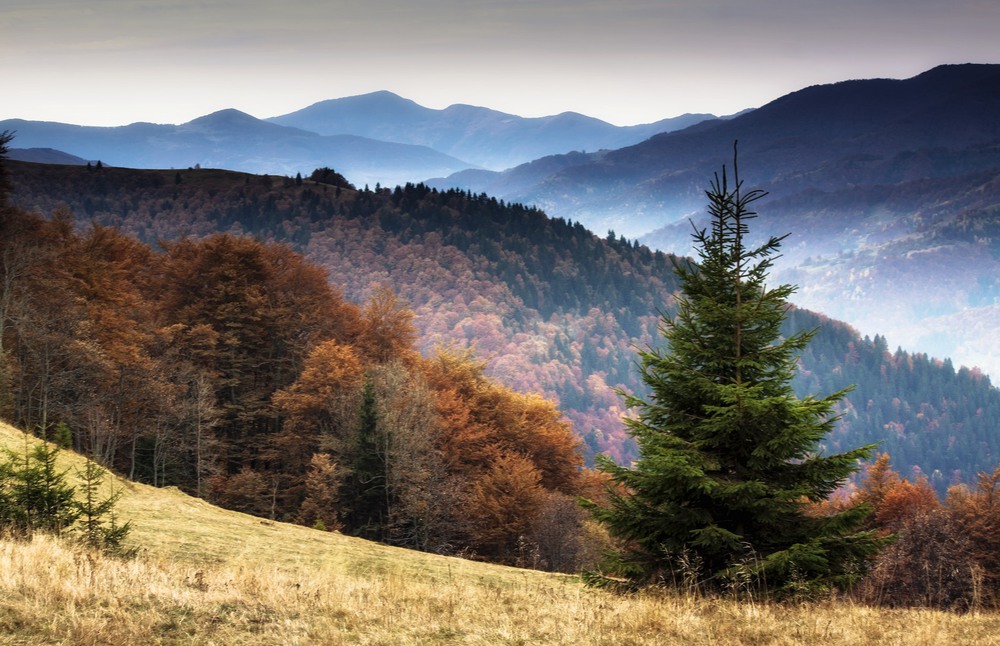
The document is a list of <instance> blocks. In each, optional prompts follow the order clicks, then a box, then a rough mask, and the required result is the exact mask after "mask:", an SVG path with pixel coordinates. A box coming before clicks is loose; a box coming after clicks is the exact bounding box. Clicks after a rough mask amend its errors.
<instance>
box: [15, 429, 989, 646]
mask: <svg viewBox="0 0 1000 646" xmlns="http://www.w3.org/2000/svg"><path fill="white" fill-rule="evenodd" d="M0 446H7V447H9V448H11V449H13V450H18V451H19V450H23V447H24V436H23V434H22V433H21V432H20V431H18V430H16V429H14V428H12V427H10V426H6V425H2V424H0ZM61 459H62V461H63V465H64V467H65V468H70V469H72V468H74V467H80V466H81V465H82V458H79V457H78V456H76V455H73V454H71V453H69V452H63V453H62V455H61ZM113 486H114V487H116V488H120V489H121V490H122V491H123V495H122V498H121V501H120V502H119V504H118V510H119V513H120V516H121V518H122V519H123V520H131V521H132V523H133V531H132V533H131V535H130V543H132V544H134V545H137V546H139V547H140V553H139V556H138V557H137V558H135V559H132V560H118V559H114V558H109V557H104V556H102V555H100V554H95V553H91V552H87V551H84V550H82V549H79V548H77V547H76V546H74V545H73V544H72V543H71V542H69V541H65V540H57V539H53V538H50V537H46V536H36V537H35V538H34V539H33V540H31V541H30V542H19V541H12V540H7V539H0V644H11V645H22V644H23V645H34V644H67V645H68V644H73V645H76V644H81V645H97V644H114V645H116V646H117V645H125V644H143V645H151V644H206V645H209V644H248V645H251V644H275V645H278V644H281V645H285V644H289V645H292V644H386V645H389V644H393V645H395V644H400V645H406V644H525V645H527V644H602V645H603V644H609V645H614V644H622V645H625V644H684V645H685V646H695V645H699V644H705V645H709V644H711V645H720V646H726V645H735V644H906V645H919V644H927V645H931V644H1000V614H994V613H971V614H965V615H959V614H953V613H946V612H939V611H931V610H889V609H877V608H867V607H864V606H859V605H855V604H852V603H850V602H847V601H842V602H823V603H815V604H796V605H781V604H761V603H755V602H752V601H742V602H735V601H728V600H717V599H705V598H699V597H697V596H692V595H680V594H673V593H662V594H643V595H632V596H618V595H613V594H609V593H606V592H602V591H597V590H592V589H589V588H586V587H585V586H583V585H582V584H581V583H580V582H579V581H578V580H577V579H576V578H574V577H568V576H563V575H553V574H546V573H541V572H534V571H530V570H520V569H516V568H508V567H501V566H495V565H489V564H485V563H476V562H472V561H465V560H462V559H457V558H450V557H441V556H434V555H429V554H422V553H419V552H412V551H408V550H402V549H397V548H392V547H388V546H384V545H378V544H375V543H370V542H367V541H363V540H360V539H355V538H350V537H346V536H342V535H340V534H337V533H330V532H321V531H318V530H313V529H308V528H305V527H299V526H296V525H288V524H284V523H272V522H270V521H266V520H261V519H259V518H254V517H252V516H247V515H245V514H240V513H237V512H231V511H226V510H222V509H219V508H217V507H213V506H212V505H209V504H208V503H205V502H203V501H200V500H197V499H195V498H192V497H190V496H187V495H185V494H183V493H181V492H180V491H177V490H176V489H171V488H167V489H154V488H152V487H148V486H145V485H140V484H135V483H127V482H124V481H121V480H116V481H115V482H114V485H113Z"/></svg>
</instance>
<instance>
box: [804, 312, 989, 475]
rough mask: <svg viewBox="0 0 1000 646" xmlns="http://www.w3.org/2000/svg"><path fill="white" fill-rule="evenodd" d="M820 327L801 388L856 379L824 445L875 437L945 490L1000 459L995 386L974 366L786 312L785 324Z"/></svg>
mask: <svg viewBox="0 0 1000 646" xmlns="http://www.w3.org/2000/svg"><path fill="white" fill-rule="evenodd" d="M810 326H813V327H818V333H817V334H816V336H815V337H813V340H812V342H811V343H810V344H809V346H808V347H807V348H806V349H805V351H804V352H803V355H802V359H801V363H802V366H803V369H801V370H800V371H799V372H798V373H797V374H796V376H795V386H796V390H798V391H799V392H802V393H816V392H835V391H837V390H840V389H842V388H846V387H849V386H853V389H852V390H851V392H849V393H848V394H847V396H846V397H845V399H844V402H843V406H842V410H841V411H840V413H841V415H842V417H841V420H840V422H839V423H838V425H837V428H836V430H835V432H834V433H833V434H831V436H830V437H829V438H827V442H826V445H827V448H828V449H829V450H831V451H843V450H846V449H847V448H849V447H852V446H858V445H861V444H863V443H865V442H873V441H875V442H878V443H879V448H880V450H881V451H885V452H887V453H889V454H890V455H892V458H893V461H894V462H895V464H896V465H897V467H898V468H900V469H901V470H902V472H903V473H905V474H907V475H908V476H909V477H911V478H920V477H926V478H927V479H928V481H929V482H930V484H931V485H932V486H933V487H934V488H935V489H936V490H937V491H938V493H940V494H942V495H943V494H944V493H945V492H946V491H947V489H948V488H949V487H950V486H952V485H956V484H959V483H972V482H974V481H975V479H976V477H977V474H979V473H981V472H991V471H993V469H994V468H995V467H996V465H997V463H998V462H1000V435H998V434H997V433H996V429H1000V407H998V406H997V400H998V392H997V389H996V388H993V387H992V386H991V385H990V380H989V378H988V377H986V376H984V375H983V374H982V373H980V372H979V371H977V370H975V369H969V368H965V367H963V368H959V369H958V370H956V369H955V367H954V366H953V365H952V363H951V361H950V360H948V359H944V360H936V359H933V358H930V357H928V356H927V355H926V354H920V353H907V352H904V351H902V350H900V349H898V348H897V349H896V350H895V351H890V349H889V346H888V343H887V342H886V339H885V337H883V336H880V335H875V337H874V338H873V339H872V338H869V337H864V338H860V337H859V336H858V334H857V333H856V332H855V331H854V330H853V329H851V328H850V327H848V326H846V325H844V324H842V323H837V322H835V321H830V320H828V319H825V318H824V317H821V316H818V315H815V314H812V313H810V312H803V311H792V312H790V313H789V319H788V322H787V329H788V331H791V330H793V329H802V328H809V327H810Z"/></svg>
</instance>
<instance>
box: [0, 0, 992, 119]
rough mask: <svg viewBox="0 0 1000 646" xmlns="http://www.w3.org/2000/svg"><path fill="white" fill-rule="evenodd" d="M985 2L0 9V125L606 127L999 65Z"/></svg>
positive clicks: (123, 2)
mask: <svg viewBox="0 0 1000 646" xmlns="http://www.w3.org/2000/svg"><path fill="white" fill-rule="evenodd" d="M998 27H1000V2H997V0H952V1H950V2H949V1H931V0H905V1H904V0H659V1H657V0H597V1H595V0H535V1H530V0H495V1H485V0H364V1H363V2H356V1H343V0H282V1H281V2H275V1H274V0H217V1H216V0H0V70H2V75H0V79H2V80H0V119H5V118H22V119H32V120H46V121H62V122H67V123H75V124H82V125H101V126H110V125H123V124H127V123H132V122H136V121H150V122H154V123H183V122H186V121H189V120H191V119H194V118H196V117H198V116H201V115H204V114H208V113H210V112H214V111H216V110H220V109H223V108H237V109H240V110H243V111H244V112H248V113H250V114H252V115H254V116H256V117H260V118H266V117H271V116H277V115H281V114H285V113H288V112H292V111H294V110H298V109H300V108H303V107H306V106H307V105H310V104H312V103H315V102H317V101H322V100H325V99H331V98H338V97H343V96H351V95H356V94H364V93H367V92H372V91H376V90H390V91H392V92H395V93H397V94H400V95H402V96H404V97H407V98H409V99H413V100H414V101H416V102H417V103H420V104H422V105H425V106H427V107H431V108H444V107H447V106H448V105H451V104H454V103H466V104H471V105H479V106H485V107H490V108H493V109H496V110H501V111H504V112H509V113H513V114H518V115H521V116H528V117H534V116H544V115H550V114H558V113H560V112H565V111H575V112H581V113H583V114H587V115H590V116H593V117H598V118H600V119H604V120H605V121H609V122H611V123H614V124H617V125H631V124H636V123H648V122H652V121H656V120H658V119H662V118H666V117H672V116H676V115H679V114H683V113H687V112H708V113H713V114H716V115H724V114H731V113H733V112H737V111H739V110H742V109H745V108H750V107H758V106H760V105H763V104H764V103H767V102H768V101H770V100H772V99H775V98H777V97H779V96H781V95H784V94H787V93H788V92H792V91H795V90H797V89H801V88H803V87H806V86H809V85H814V84H817V83H831V82H836V81H842V80H848V79H857V78H876V77H881V78H909V77H911V76H914V75H916V74H919V73H920V72H922V71H925V70H927V69H930V68H931V67H934V66H936V65H940V64H945V63H963V62H976V63H1000V38H998V37H997V36H996V30H997V28H998Z"/></svg>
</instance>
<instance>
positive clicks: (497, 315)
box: [10, 163, 1000, 488]
mask: <svg viewBox="0 0 1000 646" xmlns="http://www.w3.org/2000/svg"><path fill="white" fill-rule="evenodd" d="M10 170H11V175H12V180H13V182H14V185H15V188H16V192H15V195H14V197H15V199H16V201H17V202H18V203H19V204H21V205H23V206H25V207H31V208H37V209H40V210H41V211H42V212H45V213H51V212H52V211H53V210H54V209H56V208H57V207H58V205H59V204H61V203H64V204H68V205H69V206H70V207H71V208H72V209H73V211H74V212H75V214H76V216H77V217H78V218H79V219H80V220H81V221H84V222H89V221H91V220H93V221H97V222H101V223H105V224H109V225H114V226H119V227H121V228H122V229H123V230H124V231H126V232H130V233H133V234H135V235H137V236H139V237H140V238H143V239H145V240H148V241H156V240H169V239H173V238H176V237H178V236H181V235H189V236H204V235H207V234H209V233H211V232H213V231H220V230H221V231H230V232H242V233H248V234H253V235H256V236H260V237H262V238H265V239H273V240H282V241H287V242H289V243H291V244H293V245H295V246H296V247H297V248H299V249H301V250H302V251H304V252H305V253H306V254H307V255H308V257H309V258H311V259H312V260H313V261H314V262H317V263H319V264H321V265H323V266H324V267H325V268H326V269H327V271H328V273H329V276H330V278H331V280H332V282H333V283H334V284H335V285H338V286H339V287H341V288H342V290H343V292H344V294H345V295H346V296H347V297H348V298H349V299H351V300H354V301H356V302H361V301H363V300H365V299H366V298H367V296H368V295H369V294H370V293H371V290H372V288H373V286H374V285H375V284H376V283H384V284H388V285H389V286H391V287H392V288H393V289H394V290H395V291H396V292H397V293H398V294H400V295H401V296H402V297H403V298H404V299H406V301H407V302H408V303H409V304H410V305H411V306H412V307H413V309H414V311H415V313H416V319H415V322H416V324H417V326H418V329H419V331H420V333H421V345H422V347H423V349H424V350H430V349H432V348H433V347H434V346H435V345H437V344H458V345H461V346H473V347H475V348H476V349H477V351H478V353H479V354H480V356H482V357H484V358H485V359H488V360H489V365H490V372H491V374H493V375H494V376H495V377H497V378H499V379H500V380H501V381H503V382H504V383H507V384H508V385H510V386H512V387H514V388H516V389H517V390H520V391H537V392H541V393H543V394H545V395H546V396H547V397H549V398H552V399H554V400H556V401H558V402H559V405H560V409H561V410H562V411H563V412H564V413H565V414H566V416H567V417H568V418H569V419H570V420H571V421H572V422H573V423H574V426H575V428H576V432H577V434H578V435H579V436H580V437H581V438H583V440H584V442H585V443H586V447H587V451H588V452H589V453H594V452H606V453H608V454H610V455H611V456H613V457H614V458H615V459H618V460H622V461H626V460H629V459H631V458H632V457H634V448H633V447H632V446H631V444H630V440H629V438H628V437H627V436H626V434H625V433H624V429H623V426H622V423H621V419H620V418H621V414H622V412H623V411H622V410H621V402H620V399H619V397H618V396H617V395H616V394H615V393H614V391H613V390H612V388H613V387H616V386H621V387H624V388H626V389H630V390H640V389H641V388H642V385H641V383H640V382H639V380H638V378H637V375H636V372H635V370H634V365H633V364H634V356H635V354H634V350H633V346H634V345H645V344H648V343H652V342H653V341H654V340H655V338H656V331H655V328H656V324H657V311H658V309H661V308H662V309H667V310H668V311H669V309H670V307H671V303H672V298H673V297H672V294H673V292H674V290H675V289H676V284H675V282H674V277H673V273H672V266H671V261H670V259H669V258H668V257H666V256H665V255H663V254H656V253H653V252H651V251H649V250H648V249H646V248H643V247H640V246H639V245H637V244H633V243H629V242H626V241H624V240H622V239H618V238H614V239H611V238H608V239H600V238H597V237H596V236H594V235H593V234H591V233H590V232H588V231H587V230H586V229H585V228H584V227H582V226H581V225H579V224H571V223H569V222H566V221H565V220H562V219H554V220H553V219H549V218H546V217H545V216H544V214H542V213H540V212H538V211H536V210H533V209H528V208H525V207H522V206H519V205H507V204H503V203H500V202H498V201H497V200H495V199H493V198H489V197H487V196H485V195H481V196H472V195H469V194H466V193H460V192H457V191H452V192H439V191H432V190H431V189H428V188H427V187H423V186H408V187H405V188H403V187H401V188H399V189H398V190H396V191H388V190H383V191H381V192H379V193H375V192H373V191H368V192H365V191H351V190H346V189H345V190H343V191H341V192H340V194H339V195H338V191H337V190H336V189H335V188H334V187H330V186H325V185H322V184H313V183H311V182H306V183H304V184H303V185H302V186H297V185H295V183H294V182H282V181H279V180H275V179H274V178H253V177H248V176H245V175H239V174H234V173H225V172H222V171H182V172H181V183H180V184H176V183H175V182H174V179H173V178H174V173H173V172H170V171H129V170H126V169H104V170H103V171H102V172H99V173H98V172H89V173H88V172H87V171H86V170H85V169H71V168H68V167H53V166H42V165H29V164H17V163H11V164H10ZM803 288H804V289H809V283H808V282H806V283H805V284H804V285H803ZM793 318H794V321H793V323H794V325H795V326H796V327H797V328H799V329H801V328H807V329H808V328H813V327H817V326H821V333H820V335H819V337H817V339H816V340H815V342H814V344H813V346H812V347H811V348H810V351H809V352H808V353H807V355H806V356H805V357H804V358H803V364H804V370H803V372H802V373H801V375H800V381H799V384H798V385H799V392H800V393H802V394H807V393H817V392H819V393H829V392H832V391H836V390H839V389H841V388H844V387H846V386H849V385H850V384H857V386H858V387H857V389H856V390H855V391H854V392H853V393H851V394H850V395H849V397H848V400H847V406H848V410H847V413H848V414H847V415H846V416H845V420H844V422H843V423H842V424H841V425H840V427H839V429H838V432H837V434H835V436H834V437H833V438H831V442H833V443H836V446H837V447H839V448H841V449H843V448H845V447H853V446H858V445H860V444H865V443H869V442H883V444H882V447H881V448H882V450H887V451H889V452H890V453H891V454H892V455H893V457H894V464H895V465H896V466H897V468H899V469H900V470H901V471H903V472H906V473H908V472H910V471H911V469H912V468H913V467H915V466H918V467H919V468H920V469H921V470H923V471H924V472H926V473H928V474H930V475H931V476H932V477H933V478H934V479H935V483H936V484H937V485H938V486H939V487H942V488H943V487H946V486H947V485H948V484H949V483H950V482H951V481H952V479H954V478H962V479H966V480H967V479H970V478H971V477H973V475H974V474H975V473H976V472H977V471H980V470H986V471H992V469H993V468H994V467H995V466H996V464H997V462H998V461H1000V445H998V442H1000V437H998V436H997V434H996V432H995V430H996V427H997V424H998V423H1000V391H998V390H997V389H996V388H993V387H991V385H990V383H989V380H988V379H986V378H984V377H983V376H982V375H981V374H978V373H977V372H976V371H974V370H969V369H967V368H958V367H956V366H954V365H952V364H951V363H950V362H942V361H936V360H932V359H930V358H929V357H928V356H927V355H912V354H908V353H905V352H901V351H900V352H896V353H893V352H891V351H890V349H889V346H888V344H887V342H886V340H885V338H884V337H880V336H876V337H875V338H867V337H865V338H863V337H861V336H860V335H859V334H858V333H857V332H856V331H854V330H852V329H851V328H849V327H848V326H846V325H844V324H840V323H836V322H835V321H830V320H828V319H825V318H823V317H820V316H817V315H815V314H811V313H809V312H804V311H802V310H798V311H797V312H796V313H795V316H794V317H793Z"/></svg>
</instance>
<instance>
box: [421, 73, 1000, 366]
mask: <svg viewBox="0 0 1000 646" xmlns="http://www.w3.org/2000/svg"><path fill="white" fill-rule="evenodd" d="M736 141H738V150H739V164H740V170H741V179H743V180H745V181H746V182H747V184H746V186H747V187H748V188H751V187H752V188H761V189H764V190H766V191H768V193H769V195H768V196H767V198H766V199H765V200H762V201H760V202H759V203H758V204H757V206H758V207H759V208H758V210H759V211H760V212H761V214H762V216H761V219H760V221H759V222H758V223H757V224H756V226H755V232H756V235H757V236H758V238H757V239H758V240H759V239H763V238H764V237H766V236H771V235H779V236H780V235H784V234H786V233H791V236H790V237H789V238H788V239H787V240H786V242H785V246H784V250H783V252H784V256H783V258H782V259H780V260H779V262H778V264H777V265H776V272H775V277H776V279H778V280H782V281H785V282H790V283H793V284H797V285H802V286H803V288H802V291H800V293H799V294H797V295H796V297H795V301H796V302H797V303H798V304H800V305H802V306H805V307H808V308H811V309H814V310H817V311H822V312H824V313H826V314H829V315H831V316H834V317H836V318H838V319H841V320H845V321H847V322H849V323H851V324H852V325H854V326H856V327H858V328H860V329H862V330H863V331H865V332H869V333H873V334H874V333H876V332H879V333H882V334H886V335H888V337H889V338H890V339H891V340H892V342H893V343H898V344H902V345H903V346H904V347H908V348H911V349H919V350H922V351H926V352H930V353H933V354H937V355H939V356H952V357H953V358H955V360H956V361H957V362H960V363H964V364H967V365H978V366H981V367H982V368H984V369H986V370H988V371H990V372H991V373H992V374H994V375H997V374H1000V340H998V337H997V335H996V329H997V323H998V321H1000V278H998V276H1000V235H998V234H1000V230H998V229H1000V224H998V220H1000V179H998V178H1000V65H974V64H967V65H947V66H941V67H937V68H934V69H932V70H929V71H927V72H925V73H923V74H920V75H918V76H916V77H914V78H911V79H906V80H888V79H873V80H856V81H846V82H842V83H835V84H831V85H820V86H813V87H808V88H805V89H803V90H800V91H798V92H793V93H791V94H789V95H787V96H783V97H781V98H779V99H777V100H775V101H773V102H771V103H768V104H767V105H764V106H762V107H760V108H757V109H756V110H753V111H752V112H749V113H746V114H742V115H738V116H736V117H734V118H732V119H729V120H725V121H722V120H710V121H704V122H701V123H699V124H697V125H695V126H692V127H690V128H687V129H685V130H682V131H678V132H673V133H665V134H660V135H657V136H655V137H652V138H650V139H648V140H646V141H644V142H641V143H639V144H636V145H634V146H630V147H626V148H623V149H619V150H614V151H602V152H595V153H589V154H582V153H573V154H567V155H558V156H553V157H548V158H543V159H539V160H535V161H533V162H531V163H529V164H524V165H521V166H518V167H516V168H513V169H510V170H507V171H505V172H502V173H494V172H489V171H485V170H467V171H462V172H460V173H457V174H455V175H452V176H451V177H449V178H447V179H443V180H435V181H432V182H430V184H431V185H432V186H437V187H439V188H446V187H458V188H462V189H466V190H472V191H473V192H480V191H482V192H487V193H489V194H491V195H496V196H497V197H502V198H504V199H507V200H515V201H523V202H525V203H530V204H536V205H538V206H539V207H541V208H543V209H544V210H545V211H546V212H547V213H549V214H550V215H553V216H561V217H566V218H571V219H573V220H576V221H579V222H581V223H583V224H584V225H585V226H587V227H588V228H590V229H591V230H593V231H601V232H603V231H607V230H609V229H611V230H614V231H616V232H617V233H618V234H624V235H626V236H629V237H636V238H639V239H640V241H641V242H643V243H645V244H648V245H650V246H651V247H653V248H657V249H660V250H663V251H668V252H673V253H680V254H686V253H689V252H690V249H691V246H690V245H691V232H692V227H691V223H690V222H689V219H691V220H693V221H694V223H695V225H696V226H700V225H701V224H702V223H703V222H704V220H703V215H702V213H703V211H704V205H705V196H704V193H703V191H704V188H705V178H707V177H711V176H712V174H713V173H714V172H717V171H718V170H719V169H720V168H721V167H722V166H723V165H724V164H729V166H730V168H729V171H730V175H731V174H732V172H733V168H732V164H733V146H734V142H736Z"/></svg>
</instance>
